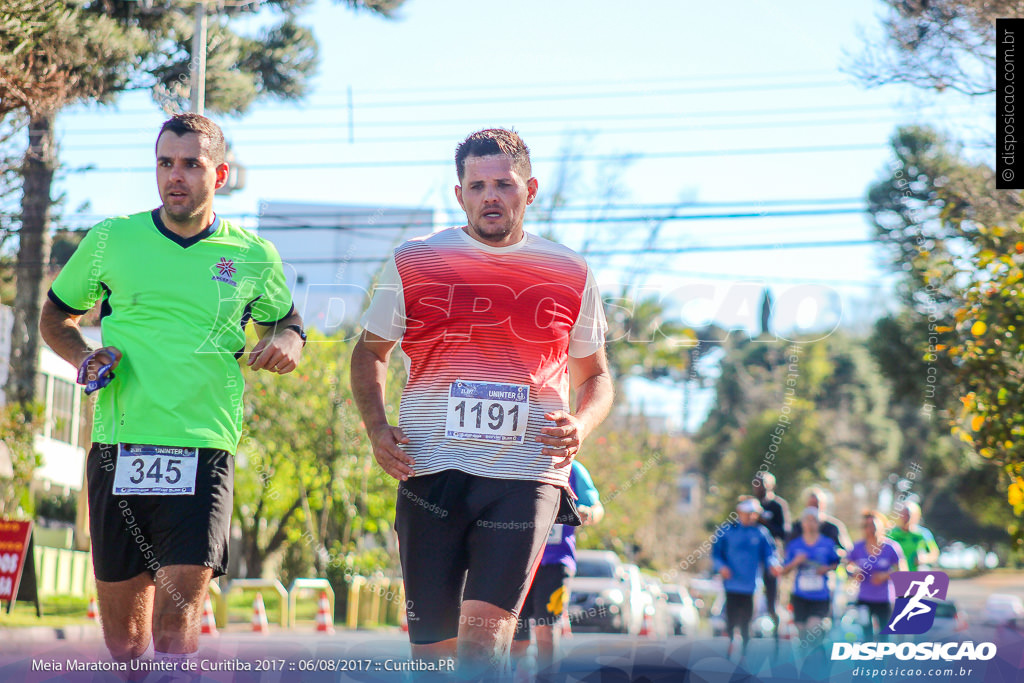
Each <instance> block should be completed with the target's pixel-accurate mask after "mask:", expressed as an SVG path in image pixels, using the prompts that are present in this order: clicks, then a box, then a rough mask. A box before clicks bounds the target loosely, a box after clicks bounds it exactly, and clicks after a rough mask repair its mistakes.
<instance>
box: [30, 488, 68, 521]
mask: <svg viewBox="0 0 1024 683" xmlns="http://www.w3.org/2000/svg"><path fill="white" fill-rule="evenodd" d="M35 513H36V517H37V518H43V519H51V520H55V521H59V522H72V523H73V522H74V521H75V517H76V515H77V514H78V494H77V493H75V492H72V493H69V494H67V495H63V494H60V493H51V494H49V495H45V496H38V497H37V500H36V504H35Z"/></svg>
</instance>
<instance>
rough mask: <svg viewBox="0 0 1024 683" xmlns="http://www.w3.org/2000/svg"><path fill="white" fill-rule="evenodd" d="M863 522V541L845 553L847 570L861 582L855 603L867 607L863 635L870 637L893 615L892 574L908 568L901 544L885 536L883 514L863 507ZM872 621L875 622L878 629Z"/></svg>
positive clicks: (880, 629)
mask: <svg viewBox="0 0 1024 683" xmlns="http://www.w3.org/2000/svg"><path fill="white" fill-rule="evenodd" d="M862 525H863V529H864V540H863V541H857V542H856V543H855V544H854V545H853V550H851V551H850V553H849V554H848V555H847V556H846V561H847V565H846V571H847V572H848V573H849V575H850V577H851V578H852V579H853V580H854V581H857V582H858V583H859V584H860V591H859V593H858V595H857V604H858V605H861V606H862V609H866V610H867V618H866V619H865V624H864V630H865V637H866V639H868V640H873V639H874V637H875V634H876V633H881V631H882V630H883V629H884V628H885V627H886V626H887V625H888V624H889V617H890V616H891V615H892V605H893V602H895V600H896V589H895V588H894V587H893V583H892V573H893V572H896V571H907V561H906V559H904V557H903V551H902V550H901V549H900V546H899V545H898V544H897V543H896V542H894V541H892V540H890V539H888V538H886V537H885V531H886V526H887V525H886V521H885V517H884V516H882V513H880V512H878V511H877V510H865V511H864V514H863V517H862ZM872 622H877V630H876V627H875V626H874V624H873V623H872ZM882 637H883V638H884V636H882Z"/></svg>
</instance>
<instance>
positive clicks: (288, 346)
mask: <svg viewBox="0 0 1024 683" xmlns="http://www.w3.org/2000/svg"><path fill="white" fill-rule="evenodd" d="M301 358H302V338H301V337H299V335H298V334H296V333H295V332H294V331H293V330H289V329H284V330H279V331H278V332H276V333H275V334H268V335H267V336H265V337H264V338H263V339H260V340H259V341H258V342H257V343H256V346H254V347H252V351H250V352H249V362H248V365H249V367H250V368H252V369H253V370H269V371H270V372H276V373H278V374H279V375H284V374H287V373H289V372H291V371H292V370H294V369H295V368H296V367H297V366H298V364H299V360H300V359H301Z"/></svg>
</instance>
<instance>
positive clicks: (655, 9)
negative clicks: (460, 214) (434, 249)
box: [58, 0, 988, 402]
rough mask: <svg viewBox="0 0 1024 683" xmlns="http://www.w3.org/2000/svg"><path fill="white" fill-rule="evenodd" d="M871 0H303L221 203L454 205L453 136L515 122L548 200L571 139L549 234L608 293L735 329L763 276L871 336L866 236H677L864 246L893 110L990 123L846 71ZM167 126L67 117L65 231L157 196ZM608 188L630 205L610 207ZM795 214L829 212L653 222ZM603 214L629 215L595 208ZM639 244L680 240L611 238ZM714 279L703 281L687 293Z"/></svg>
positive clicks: (829, 319) (818, 321) (875, 258)
mask: <svg viewBox="0 0 1024 683" xmlns="http://www.w3.org/2000/svg"><path fill="white" fill-rule="evenodd" d="M882 10H883V8H882V6H881V4H880V3H875V2H866V1H857V2H841V1H828V2H820V1H819V2H786V3H764V2H745V1H740V2H733V3H729V4H727V5H721V4H717V3H692V2H676V1H669V0H662V1H655V2H646V3H630V4H627V3H621V2H615V3H613V2H607V1H605V0H597V1H590V2H583V1H580V0H560V1H559V2H550V1H547V2H546V1H544V0H517V2H514V3H492V2H479V1H478V2H470V1H467V0H409V1H408V2H407V3H406V6H405V7H404V8H403V9H402V11H401V12H400V17H399V18H398V19H397V20H394V21H387V20H383V19H380V18H377V17H374V16H372V15H369V14H367V13H353V12H352V11H350V10H348V9H346V8H344V7H342V6H337V5H333V4H331V3H329V2H326V1H325V0H317V2H316V3H315V4H314V5H313V6H312V7H311V10H310V11H309V12H308V13H307V14H305V15H304V16H303V21H304V23H306V24H307V25H310V26H312V27H314V31H315V32H316V34H317V37H318V39H319V41H320V44H321V50H322V52H321V58H322V62H321V67H320V71H319V74H318V75H317V77H316V78H315V79H314V81H313V83H312V87H311V89H310V93H309V96H308V97H307V98H306V100H305V101H303V102H302V103H299V104H283V103H263V104H259V105H257V106H255V107H254V108H253V109H252V111H250V112H249V113H247V114H246V115H245V116H242V117H238V118H225V117H219V120H220V122H221V123H222V125H223V127H224V129H225V132H226V133H227V135H228V137H229V138H230V139H231V141H232V143H233V146H234V149H235V151H236V153H237V154H238V155H239V157H240V158H241V160H242V161H243V163H245V164H246V165H247V166H249V167H250V170H249V173H248V186H247V188H246V189H245V190H244V191H242V192H239V193H236V194H235V195H233V196H231V197H229V198H221V199H219V200H218V210H219V212H220V213H222V214H224V215H229V216H231V215H233V216H239V217H240V219H241V220H243V221H250V224H251V223H252V222H254V219H253V218H251V217H252V216H253V215H254V214H256V213H257V212H258V210H259V206H260V202H261V201H267V200H288V201H299V200H301V201H311V202H337V203H358V204H364V205H367V204H369V205H380V206H391V205H404V206H412V207H430V208H435V209H438V210H455V209H457V204H456V203H455V200H454V196H453V191H452V187H453V185H454V184H455V172H454V166H453V164H452V163H451V162H450V161H449V160H450V159H451V156H452V154H453V150H454V147H455V145H456V143H457V142H458V141H459V140H460V139H461V138H462V137H464V136H465V135H466V134H467V133H469V132H471V131H472V130H475V129H478V128H482V127H487V126H494V125H502V126H514V127H515V128H516V129H517V130H519V131H520V133H521V134H522V136H523V138H524V139H525V140H526V142H527V143H528V144H529V145H530V147H531V149H532V153H533V158H534V160H535V162H534V175H535V176H536V177H537V178H538V179H539V182H540V187H541V193H542V194H541V202H542V203H543V200H544V192H545V189H548V190H549V191H550V188H553V187H554V186H555V185H556V184H557V176H558V173H559V163H558V160H559V159H561V158H562V157H563V156H564V150H566V149H567V148H568V149H572V150H573V151H574V152H575V153H576V154H579V155H582V156H583V157H584V159H583V160H581V161H579V162H577V163H575V164H573V165H571V167H570V168H571V173H570V177H571V178H572V182H570V183H569V190H568V192H567V193H566V194H567V197H568V199H569V202H570V203H571V204H573V205H575V206H577V207H578V208H577V209H576V210H574V211H573V212H572V213H571V215H572V216H576V217H581V218H583V219H584V220H585V221H586V222H584V223H577V224H573V223H571V222H570V221H565V222H562V223H560V224H559V226H558V227H557V229H556V232H557V234H558V235H559V236H560V238H561V239H563V240H564V241H565V242H567V243H568V244H570V245H571V246H573V247H575V248H578V249H584V248H585V249H587V250H589V251H593V252H595V254H600V255H595V256H592V257H590V261H591V264H592V266H593V267H594V269H595V271H596V272H597V274H598V278H599V281H600V282H601V284H602V287H603V288H605V290H606V291H616V290H618V289H619V288H620V287H621V286H622V285H623V284H624V283H632V284H634V285H642V286H644V287H646V288H648V289H647V291H649V292H654V293H657V294H661V295H664V296H665V297H666V298H665V301H666V304H667V305H668V306H669V309H670V311H671V312H672V314H673V315H677V316H680V317H684V318H686V319H688V320H689V321H691V322H693V323H695V324H698V323H701V322H707V321H709V320H712V319H714V320H718V321H719V322H724V323H726V324H729V325H736V326H738V327H747V328H749V327H750V326H751V324H752V322H753V321H754V320H756V315H757V311H756V306H753V305H750V306H745V305H744V303H743V302H744V301H746V300H747V299H749V298H750V297H749V296H748V295H747V291H748V290H749V291H755V292H756V291H759V288H760V287H761V286H763V285H767V286H769V287H771V288H772V290H773V293H774V294H775V295H776V297H781V298H783V299H784V298H786V296H787V292H788V291H791V290H792V288H793V287H797V286H799V287H803V288H805V289H806V288H808V287H817V290H816V291H817V294H816V295H815V296H811V297H802V296H797V297H795V298H793V297H790V298H791V299H793V300H797V299H800V300H803V301H804V305H803V306H801V307H794V308H793V310H791V311H788V312H785V315H786V317H787V319H789V320H791V321H792V324H794V325H796V326H797V327H802V328H806V329H822V328H827V327H828V326H829V325H832V324H835V323H836V322H840V321H841V322H843V323H844V324H849V325H851V326H853V327H855V328H859V329H863V328H864V326H865V322H866V321H868V320H870V318H871V317H872V316H873V315H875V314H877V313H878V312H879V311H880V310H882V309H883V308H884V306H885V305H886V301H887V299H888V297H887V296H886V291H887V287H888V285H889V284H890V283H891V278H889V277H888V276H887V275H886V274H885V272H884V269H883V268H882V267H881V265H880V263H881V259H880V255H879V253H878V252H877V250H875V249H874V248H873V247H871V246H850V247H843V248H829V249H788V248H785V247H784V246H779V247H776V248H773V249H770V250H759V251H744V250H739V251H698V252H694V253H690V254H687V253H685V252H680V250H684V249H686V248H692V247H702V248H704V249H707V248H709V247H720V246H727V247H731V248H733V249H735V248H736V247H738V246H744V245H752V244H771V245H785V244H787V243H791V242H803V241H830V240H850V241H857V240H865V239H867V238H869V237H870V228H869V227H868V225H867V223H866V221H865V219H864V217H863V216H862V215H858V214H857V213H856V209H857V207H858V206H859V203H858V202H857V201H856V200H859V199H860V198H862V197H863V196H864V193H865V191H866V188H867V186H868V185H869V183H871V182H872V181H874V180H875V179H877V178H878V177H880V175H881V174H882V173H883V172H884V170H885V168H886V167H887V164H888V163H889V161H890V156H891V155H890V153H889V151H888V149H887V140H888V138H889V136H890V135H891V134H892V132H893V130H894V129H895V127H896V126H897V125H899V124H904V123H932V124H933V125H939V126H940V127H942V128H945V129H946V130H949V131H952V132H953V133H954V134H957V135H969V133H970V132H977V130H984V126H985V122H986V120H987V119H986V116H987V115H988V111H987V109H986V106H988V103H987V102H986V103H979V102H968V101H965V100H963V99H955V98H953V97H952V96H943V97H941V98H937V97H935V96H933V95H930V94H927V93H920V92H915V91H911V90H909V89H906V88H900V87H896V86H891V87H887V88H882V89H877V90H867V89H865V88H864V87H862V86H861V85H860V84H858V83H857V82H855V81H854V80H853V78H852V77H851V76H849V75H848V74H846V73H843V72H842V71H841V70H840V67H841V65H843V64H844V63H848V62H849V59H850V57H849V56H850V55H854V54H857V53H858V52H860V51H861V49H862V46H863V35H865V34H868V35H870V34H875V33H877V32H878V25H879V22H878V16H879V15H880V13H881V12H882ZM255 23H256V22H255V21H254V22H253V25H255ZM349 89H351V93H352V99H351V102H352V110H351V111H352V118H351V123H350V118H349V116H350V113H349V96H348V93H349ZM164 118H165V116H164V114H163V113H162V112H161V111H160V110H159V109H158V108H157V107H156V105H154V104H152V102H151V100H150V99H149V97H148V95H146V94H144V93H133V94H130V95H128V96H125V97H123V98H122V99H121V100H120V101H119V103H118V104H117V105H116V106H114V107H108V108H101V109H97V108H85V107H79V108H76V109H74V110H70V111H67V112H65V113H63V114H62V115H61V117H60V119H59V121H58V123H59V128H60V130H61V135H60V138H61V145H62V159H63V161H64V163H65V164H67V166H68V167H69V168H75V167H82V166H86V165H93V166H95V167H97V168H99V169H103V170H102V171H100V172H88V173H71V174H69V175H67V176H66V177H65V178H64V179H63V180H62V182H61V190H63V191H64V192H66V197H67V200H66V207H67V210H68V211H69V212H70V211H72V210H74V209H75V208H77V207H78V206H80V205H81V204H82V203H83V202H86V201H88V202H89V209H88V211H87V213H88V214H89V216H87V217H83V218H82V219H79V220H78V222H82V223H87V222H89V221H90V220H91V218H92V217H95V218H96V219H97V220H98V219H99V217H101V216H103V215H108V214H120V213H129V212H134V211H139V210H144V209H147V208H152V207H153V206H156V205H158V203H159V199H158V197H157V193H156V188H155V184H154V182H153V174H152V171H150V170H147V169H150V168H151V167H152V163H153V162H152V144H153V136H154V134H155V131H156V129H157V128H158V127H159V125H160V123H161V121H162V120H163V119H164ZM350 134H351V135H352V139H353V140H354V141H353V142H350ZM620 156H621V157H623V158H628V159H629V161H628V162H626V161H615V160H614V159H616V158H618V157H620ZM399 162H401V163H399ZM140 169H142V170H140ZM782 200H787V201H789V200H802V201H807V200H814V201H815V202H816V203H814V204H806V203H802V204H799V205H786V204H779V202H780V201H782ZM850 200H854V201H853V202H852V203H851V202H850ZM609 203H611V204H614V205H616V206H623V207H625V208H623V209H622V210H621V211H619V212H614V211H609V210H607V209H606V210H605V212H604V213H603V214H602V213H601V211H600V208H599V207H601V206H604V205H607V204H609ZM684 203H690V204H689V205H684ZM693 203H696V205H694V204H693ZM786 209H799V210H808V209H814V210H817V211H821V210H827V211H825V212H823V213H818V214H816V215H805V216H793V215H787V216H776V217H772V216H770V215H760V216H757V217H753V218H742V219H740V218H737V219H734V220H726V219H715V220H670V221H661V220H659V217H664V216H665V215H668V214H672V213H675V214H677V215H679V214H687V213H690V214H692V213H700V214H708V213H712V214H714V213H754V214H763V213H772V212H777V211H784V210H786ZM837 209H845V210H846V212H845V213H844V212H838V211H834V210H837ZM565 215H566V216H568V215H569V214H568V213H567V214H565ZM602 215H604V216H608V215H620V216H629V217H630V222H626V223H615V222H611V221H610V222H603V223H602V222H595V219H596V218H598V217H599V216H602ZM456 220H457V218H456V217H453V218H452V221H453V223H454V222H455V221H456ZM658 224H660V228H659V230H658V233H657V236H656V238H655V239H653V240H650V235H649V231H650V229H651V228H652V226H655V225H658ZM645 244H654V245H656V246H658V247H661V248H667V249H669V250H673V249H674V250H676V251H677V252H680V253H663V254H658V255H653V256H652V255H648V256H644V257H639V256H637V255H636V254H625V255H614V254H608V253H607V252H609V251H615V250H621V249H640V248H643V247H644V246H645ZM707 286H710V287H712V290H711V292H712V293H711V294H708V295H703V294H702V295H701V296H698V297H693V296H687V295H686V292H690V293H692V292H693V291H695V290H694V289H693V288H694V287H705V288H706V287H707ZM687 288H689V289H687ZM672 291H675V292H677V294H678V293H680V292H681V294H678V295H673V294H669V293H670V292H672ZM701 291H704V290H701ZM737 302H739V303H737ZM815 302H817V303H815ZM752 303H756V302H752ZM797 308H799V310H797ZM655 402H660V401H655Z"/></svg>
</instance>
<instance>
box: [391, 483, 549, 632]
mask: <svg viewBox="0 0 1024 683" xmlns="http://www.w3.org/2000/svg"><path fill="white" fill-rule="evenodd" d="M560 497H561V490H560V489H559V488H558V487H556V486H553V485H551V484H545V483H542V482H539V481H528V480H521V479H491V478H488V477H477V476H474V475H471V474H466V473H465V472H461V471H459V470H445V471H443V472H438V473H436V474H430V475H426V476H421V477H413V478H411V479H409V480H408V481H404V482H402V483H401V484H399V486H398V503H397V505H396V510H395V531H396V532H397V533H398V550H399V554H400V555H401V559H402V574H403V576H404V577H405V592H406V598H407V602H406V616H407V618H408V623H409V640H410V641H411V642H412V643H414V644H427V643H436V642H439V641H442V640H447V639H449V638H455V637H456V636H457V635H458V632H459V618H460V613H461V606H462V601H463V600H480V601H482V602H487V603H490V604H492V605H495V606H497V607H500V608H501V609H503V610H506V611H508V612H511V613H513V614H518V613H519V608H520V606H521V605H522V603H523V599H524V598H525V596H526V592H527V590H528V589H529V587H530V583H531V582H532V580H533V574H534V572H535V571H536V568H537V565H538V564H539V562H540V557H541V553H542V552H543V550H544V546H545V544H546V543H547V537H548V533H549V532H550V531H551V525H552V523H553V522H554V520H555V515H556V514H557V513H558V506H559V501H560ZM471 625H472V624H471Z"/></svg>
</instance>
